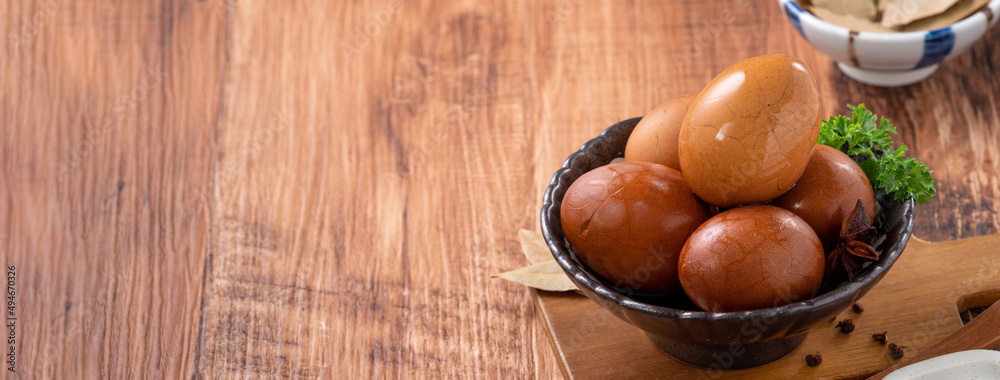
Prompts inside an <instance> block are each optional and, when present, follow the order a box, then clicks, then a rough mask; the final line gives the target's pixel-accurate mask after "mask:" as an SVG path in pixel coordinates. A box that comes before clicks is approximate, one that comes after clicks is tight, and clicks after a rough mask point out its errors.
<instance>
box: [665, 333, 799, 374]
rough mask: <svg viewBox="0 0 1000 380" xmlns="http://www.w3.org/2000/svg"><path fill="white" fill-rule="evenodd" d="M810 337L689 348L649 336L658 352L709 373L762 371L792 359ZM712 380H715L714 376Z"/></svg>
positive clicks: (698, 345)
mask: <svg viewBox="0 0 1000 380" xmlns="http://www.w3.org/2000/svg"><path fill="white" fill-rule="evenodd" d="M806 335H808V333H801V334H799V335H795V336H791V337H788V338H783V339H773V340H769V341H767V342H759V343H748V344H740V343H733V344H720V345H709V344H686V343H677V342H674V341H670V340H667V339H666V338H663V337H659V336H656V335H652V334H646V336H647V337H649V340H650V341H652V342H653V344H654V345H655V346H656V348H659V349H660V351H663V353H664V354H667V355H668V356H670V357H671V358H674V359H677V360H678V361H680V362H682V363H685V364H689V365H693V366H695V367H701V368H705V369H706V370H708V371H723V370H730V369H745V368H754V367H760V366H762V365H765V364H768V363H772V362H774V361H777V360H778V359H781V358H784V357H785V356H788V355H789V354H791V353H792V352H793V351H795V349H796V348H799V346H800V345H801V344H802V342H803V341H804V340H805V339H806ZM710 378H714V377H712V376H710Z"/></svg>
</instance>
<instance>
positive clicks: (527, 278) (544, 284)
mask: <svg viewBox="0 0 1000 380" xmlns="http://www.w3.org/2000/svg"><path fill="white" fill-rule="evenodd" d="M493 277H495V278H502V279H504V280H507V281H511V282H515V283H518V284H521V285H527V286H530V287H532V288H535V289H541V290H548V291H553V292H565V291H568V290H576V285H574V284H573V282H572V281H570V279H569V277H566V272H563V270H562V267H560V266H559V263H557V262H556V261H555V260H553V259H550V260H548V261H542V262H539V263H536V264H531V265H529V266H526V267H524V268H520V269H515V270H512V271H510V272H504V273H501V274H495V275H493Z"/></svg>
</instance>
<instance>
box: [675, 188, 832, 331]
mask: <svg viewBox="0 0 1000 380" xmlns="http://www.w3.org/2000/svg"><path fill="white" fill-rule="evenodd" d="M824 264H825V259H824V255H823V246H822V244H821V243H820V241H819V238H818V237H817V236H816V233H815V232H813V230H812V228H810V227H809V225H808V224H806V222H805V221H803V220H802V219H801V218H799V217H798V216H795V214H793V213H791V212H790V211H787V210H784V209H781V208H778V207H774V206H768V205H756V206H744V207H738V208H734V209H731V210H728V211H725V212H722V213H721V214H719V215H716V216H714V217H712V218H711V219H709V220H708V221H707V222H705V223H704V224H702V225H701V227H698V229H697V230H695V232H694V233H693V234H691V237H690V238H689V239H688V241H687V243H686V244H685V245H684V248H683V250H682V251H681V257H680V263H679V265H678V274H679V276H680V281H681V286H682V287H683V288H684V292H685V293H687V295H688V297H690V298H691V300H692V301H694V303H695V304H696V305H698V307H701V308H702V309H704V310H706V311H710V312H731V311H745V310H754V309H761V308H768V307H774V306H780V305H785V304H789V303H792V302H798V301H802V300H805V299H808V298H811V297H812V296H814V295H815V294H816V291H817V290H819V287H820V283H821V281H822V280H823V268H824Z"/></svg>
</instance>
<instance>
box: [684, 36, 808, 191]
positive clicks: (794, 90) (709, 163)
mask: <svg viewBox="0 0 1000 380" xmlns="http://www.w3.org/2000/svg"><path fill="white" fill-rule="evenodd" d="M819 121H820V103H819V91H818V90H817V89H816V80H815V78H813V74H812V72H811V71H809V69H808V68H807V67H806V66H805V65H804V64H803V63H802V62H801V61H799V60H798V59H795V58H793V57H789V56H785V55H765V56H760V57H754V58H750V59H747V60H745V61H742V62H740V63H737V64H735V65H733V66H732V67H730V68H728V69H726V70H725V71H723V72H722V73H721V74H719V76H717V77H715V79H713V80H712V82H711V83H709V84H708V86H706V87H705V88H704V89H703V90H702V91H701V93H699V94H698V97H697V98H695V100H694V102H693V103H692V104H691V109H690V110H688V113H687V115H686V116H685V118H684V122H683V124H682V125H681V132H680V135H679V140H678V150H679V152H680V155H679V158H680V164H681V171H682V172H683V173H684V177H685V178H686V179H687V181H688V184H690V185H691V189H692V190H694V192H695V194H698V196H699V197H701V199H704V200H705V201H707V202H708V203H711V204H714V205H716V206H719V207H733V206H738V205H743V204H753V203H764V202H767V201H769V200H771V199H774V198H776V197H778V196H779V195H781V194H783V193H784V192H785V191H787V190H788V189H789V188H791V187H792V185H793V184H794V183H795V181H797V180H798V179H799V176H800V175H802V171H803V170H805V168H806V164H807V163H808V162H809V155H810V154H811V153H812V148H813V146H814V145H815V144H816V137H817V136H818V135H819Z"/></svg>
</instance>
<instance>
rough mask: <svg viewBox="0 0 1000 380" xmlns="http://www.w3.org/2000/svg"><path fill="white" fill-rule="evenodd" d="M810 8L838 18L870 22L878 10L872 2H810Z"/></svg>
mask: <svg viewBox="0 0 1000 380" xmlns="http://www.w3.org/2000/svg"><path fill="white" fill-rule="evenodd" d="M811 3H812V4H811V5H812V6H813V7H815V8H819V9H824V10H827V11H830V12H831V13H833V14H836V15H840V16H849V17H853V18H856V19H860V20H872V19H874V18H875V14H876V12H877V11H878V8H877V6H876V4H875V2H874V1H872V0H812V2H811Z"/></svg>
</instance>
